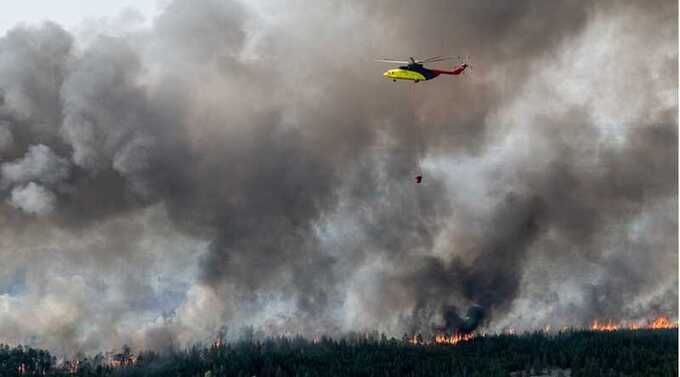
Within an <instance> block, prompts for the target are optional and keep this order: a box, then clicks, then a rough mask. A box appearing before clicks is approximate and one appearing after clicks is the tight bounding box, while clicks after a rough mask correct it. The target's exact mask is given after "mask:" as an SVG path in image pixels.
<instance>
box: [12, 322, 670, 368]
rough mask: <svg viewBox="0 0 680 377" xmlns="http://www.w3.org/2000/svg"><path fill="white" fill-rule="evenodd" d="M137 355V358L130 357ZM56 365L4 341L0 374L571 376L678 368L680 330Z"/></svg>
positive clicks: (308, 345)
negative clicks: (549, 371)
mask: <svg viewBox="0 0 680 377" xmlns="http://www.w3.org/2000/svg"><path fill="white" fill-rule="evenodd" d="M133 360H134V362H132V361H133ZM110 361H111V360H108V361H107V360H106V357H104V356H103V355H102V354H98V355H96V356H93V357H91V358H87V357H82V358H81V359H80V360H77V361H76V362H71V363H64V362H61V363H59V364H58V363H57V359H56V358H55V357H54V356H53V355H51V354H50V353H49V352H47V351H45V350H39V349H34V348H30V347H22V346H17V347H10V346H7V345H2V346H0V376H2V377H5V376H7V377H9V376H48V377H62V376H63V377H66V376H82V377H91V376H112V377H114V376H115V377H123V376H126V377H137V376H139V377H142V376H145V377H221V376H235V377H250V376H258V377H285V376H289V377H293V376H304V377H313V376H342V377H352V376H366V377H388V376H389V377H393V376H410V377H419V376H427V377H437V376H447V377H452V376H455V377H458V376H461V377H463V376H464V377H474V376H484V377H494V376H503V377H507V376H509V375H510V372H517V371H529V370H542V369H544V368H561V369H570V370H571V371H572V374H571V375H572V376H573V377H584V376H587V377H598V376H603V377H614V376H617V377H618V376H629V377H638V376H639V377H651V376H660V377H666V376H678V369H677V368H678V330H677V329H665V330H636V331H630V330H623V331H615V332H593V331H566V332H560V333H555V334H549V333H542V332H536V333H528V334H521V335H493V336H483V337H476V338H474V339H472V340H470V341H467V342H463V343H459V344H457V345H455V346H452V345H442V344H425V345H414V344H410V343H408V342H404V341H402V340H398V339H394V338H390V339H388V338H387V337H385V336H384V335H378V334H376V333H373V334H369V335H352V336H348V337H345V338H343V339H339V340H334V339H330V338H321V339H317V340H316V341H310V340H307V339H304V338H301V337H300V338H271V339H265V340H258V341H256V340H252V339H251V340H241V341H238V342H233V343H225V344H212V345H204V346H203V345H194V346H192V347H190V348H188V349H185V350H181V351H178V350H176V351H172V352H165V353H156V352H151V351H143V352H140V353H135V354H133V353H132V352H131V351H130V350H129V349H125V350H123V351H121V352H119V353H117V354H116V363H117V364H120V365H119V366H115V367H114V366H112V365H111V362H110Z"/></svg>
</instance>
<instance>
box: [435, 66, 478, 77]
mask: <svg viewBox="0 0 680 377" xmlns="http://www.w3.org/2000/svg"><path fill="white" fill-rule="evenodd" d="M469 66H470V65H469V64H467V63H461V64H458V65H457V66H455V67H453V69H452V70H450V71H449V70H446V69H431V71H432V72H436V73H439V74H440V75H460V74H461V73H463V71H464V70H465V68H467V67H469Z"/></svg>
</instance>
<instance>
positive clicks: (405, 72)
mask: <svg viewBox="0 0 680 377" xmlns="http://www.w3.org/2000/svg"><path fill="white" fill-rule="evenodd" d="M383 77H385V78H386V79H391V80H411V81H425V80H427V77H425V75H424V74H422V73H420V72H416V71H412V70H410V69H404V68H394V69H390V70H387V71H385V73H383Z"/></svg>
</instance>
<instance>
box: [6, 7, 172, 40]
mask: <svg viewBox="0 0 680 377" xmlns="http://www.w3.org/2000/svg"><path fill="white" fill-rule="evenodd" d="M163 3H164V0H134V1H133V0H117V1H110V0H61V1H47V0H22V1H16V0H0V9H2V12H1V13H0V33H3V34H4V33H5V32H6V31H7V30H8V29H10V28H11V27H12V26H14V25H16V24H17V23H36V22H41V21H45V20H52V21H55V22H57V23H59V24H61V25H63V26H65V27H67V28H72V27H74V26H77V25H78V24H79V23H80V22H81V21H82V20H84V19H89V18H100V17H110V16H112V15H116V14H118V13H120V12H121V11H123V10H125V9H128V8H133V9H136V10H137V11H139V12H140V13H141V14H143V15H144V17H145V18H146V19H147V21H149V19H150V18H151V17H153V15H154V14H155V13H156V10H157V9H158V8H159V5H161V4H163Z"/></svg>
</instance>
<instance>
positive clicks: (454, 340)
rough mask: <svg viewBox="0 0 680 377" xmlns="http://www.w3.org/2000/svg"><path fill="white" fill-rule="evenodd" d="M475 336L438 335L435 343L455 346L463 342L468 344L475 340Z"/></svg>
mask: <svg viewBox="0 0 680 377" xmlns="http://www.w3.org/2000/svg"><path fill="white" fill-rule="evenodd" d="M474 337H475V336H474V334H472V333H470V334H453V335H451V336H446V335H436V336H435V337H434V342H435V343H437V344H451V345H455V344H458V343H461V342H467V341H469V340H472V338H474Z"/></svg>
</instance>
